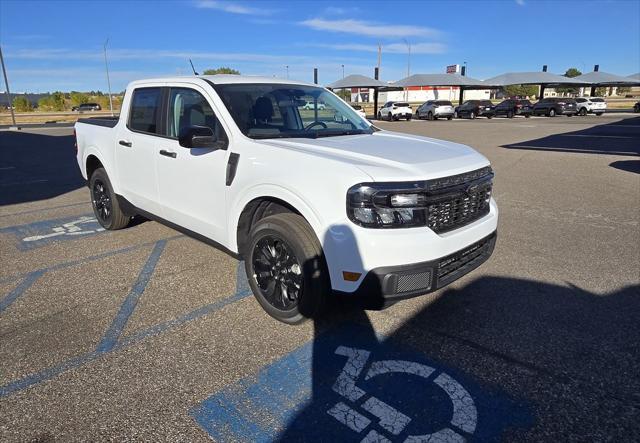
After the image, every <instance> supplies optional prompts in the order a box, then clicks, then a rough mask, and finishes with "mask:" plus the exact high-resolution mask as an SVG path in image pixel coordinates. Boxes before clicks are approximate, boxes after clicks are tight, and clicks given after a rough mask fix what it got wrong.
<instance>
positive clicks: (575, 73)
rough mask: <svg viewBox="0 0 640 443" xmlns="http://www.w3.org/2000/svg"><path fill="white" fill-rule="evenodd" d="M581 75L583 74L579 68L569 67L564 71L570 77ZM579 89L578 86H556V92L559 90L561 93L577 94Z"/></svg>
mask: <svg viewBox="0 0 640 443" xmlns="http://www.w3.org/2000/svg"><path fill="white" fill-rule="evenodd" d="M579 75H582V72H580V71H579V70H578V69H577V68H569V69H567V70H566V71H565V73H564V76H565V77H569V78H573V77H577V76H579ZM578 91H579V89H578V88H571V87H560V88H556V92H559V93H560V94H577V93H578Z"/></svg>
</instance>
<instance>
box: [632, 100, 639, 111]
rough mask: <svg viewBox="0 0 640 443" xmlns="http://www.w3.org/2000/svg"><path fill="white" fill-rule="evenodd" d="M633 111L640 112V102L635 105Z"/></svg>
mask: <svg viewBox="0 0 640 443" xmlns="http://www.w3.org/2000/svg"><path fill="white" fill-rule="evenodd" d="M633 112H640V102H637V103H636V104H635V105H633Z"/></svg>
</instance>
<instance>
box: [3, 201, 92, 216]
mask: <svg viewBox="0 0 640 443" xmlns="http://www.w3.org/2000/svg"><path fill="white" fill-rule="evenodd" d="M72 206H91V202H89V201H86V202H81V203H69V204H68V205H59V206H49V207H46V208H40V209H29V210H27V211H21V212H13V213H10V214H0V218H4V217H11V216H18V215H26V214H37V213H39V212H45V211H53V210H55V209H62V208H70V207H72Z"/></svg>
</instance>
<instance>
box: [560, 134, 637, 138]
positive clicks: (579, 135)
mask: <svg viewBox="0 0 640 443" xmlns="http://www.w3.org/2000/svg"><path fill="white" fill-rule="evenodd" d="M558 135H559V136H560V137H588V138H634V137H629V136H626V135H589V134H558Z"/></svg>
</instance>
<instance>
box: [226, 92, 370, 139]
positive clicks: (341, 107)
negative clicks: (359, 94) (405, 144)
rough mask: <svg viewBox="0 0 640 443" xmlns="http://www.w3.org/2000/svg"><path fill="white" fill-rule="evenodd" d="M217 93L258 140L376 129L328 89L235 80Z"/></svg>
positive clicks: (366, 131)
mask: <svg viewBox="0 0 640 443" xmlns="http://www.w3.org/2000/svg"><path fill="white" fill-rule="evenodd" d="M214 88H215V90H216V92H217V93H218V95H219V96H220V98H221V99H222V101H223V102H224V104H225V106H226V107H227V109H228V110H229V113H230V114H231V117H233V120H234V121H235V123H236V125H238V128H240V130H241V131H242V133H243V134H244V135H246V136H247V137H250V138H255V139H264V138H290V137H309V138H316V137H335V136H340V135H351V134H371V133H372V132H373V131H375V129H374V128H373V126H371V124H370V123H369V122H368V121H366V120H365V119H363V118H362V117H360V116H359V115H358V114H357V113H356V112H355V111H354V110H353V108H351V106H349V105H348V104H346V103H345V102H343V101H342V100H340V99H339V98H337V97H336V96H335V95H333V94H331V93H330V92H329V91H327V90H326V89H324V88H319V87H314V86H305V85H288V84H271V83H255V84H254V83H235V84H225V85H215V86H214Z"/></svg>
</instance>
